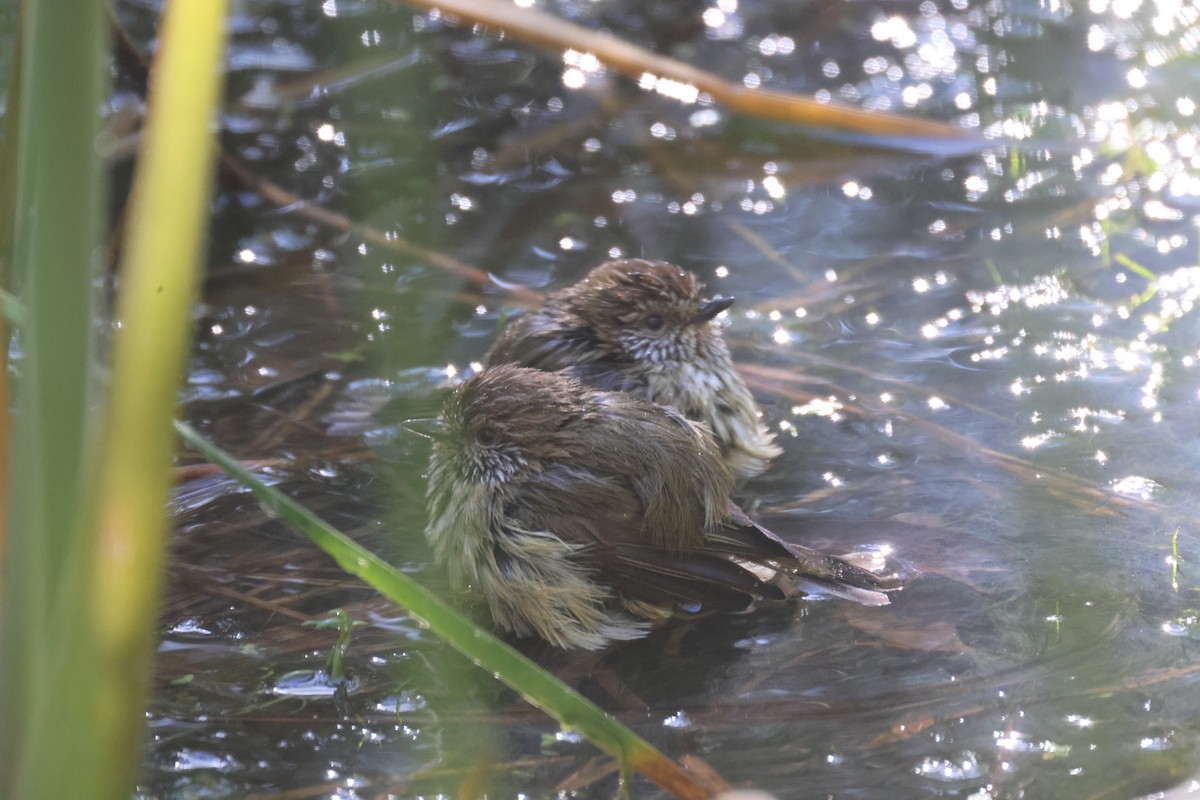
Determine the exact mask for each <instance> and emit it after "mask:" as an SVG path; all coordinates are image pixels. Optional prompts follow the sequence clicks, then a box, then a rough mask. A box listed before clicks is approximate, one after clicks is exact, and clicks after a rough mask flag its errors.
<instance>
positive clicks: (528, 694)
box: [175, 422, 707, 798]
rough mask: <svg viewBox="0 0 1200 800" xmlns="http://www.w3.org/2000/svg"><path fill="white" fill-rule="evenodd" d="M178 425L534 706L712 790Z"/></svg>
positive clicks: (627, 757)
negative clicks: (695, 780)
mask: <svg viewBox="0 0 1200 800" xmlns="http://www.w3.org/2000/svg"><path fill="white" fill-rule="evenodd" d="M175 429H176V430H177V431H178V432H179V435H180V436H181V437H182V438H183V440H184V441H185V442H186V443H187V444H188V445H189V446H191V447H192V448H194V449H195V450H197V451H198V452H199V453H200V454H201V455H203V456H204V457H205V458H206V459H208V460H209V461H211V462H212V463H214V464H216V465H218V466H219V467H221V468H222V469H224V470H225V471H226V472H228V473H229V474H230V475H232V476H233V477H235V478H237V479H238V481H240V482H241V483H242V484H243V485H244V486H246V487H247V488H248V489H250V491H252V492H253V493H254V495H255V497H256V498H258V501H259V502H260V503H262V505H263V506H264V507H265V508H266V509H267V510H268V511H270V512H271V513H273V514H275V515H277V516H279V517H281V518H282V519H285V520H287V521H288V522H290V523H291V524H292V525H294V526H295V527H296V528H297V529H299V530H300V532H301V533H303V534H304V535H305V536H307V537H308V538H309V539H311V540H312V541H313V542H314V543H315V544H316V545H317V546H318V547H320V548H321V549H322V550H324V551H325V552H326V553H328V554H329V555H330V556H331V557H333V559H334V560H335V561H337V563H338V565H339V566H341V568H342V569H344V570H346V571H347V572H349V573H350V574H352V575H356V576H358V577H359V578H361V579H362V580H363V581H365V582H366V583H368V584H369V585H370V586H371V587H373V588H374V589H376V590H377V591H378V592H380V593H381V594H383V595H384V596H386V597H387V598H389V599H390V600H393V601H394V602H396V603H398V604H400V605H402V606H403V607H404V608H405V609H407V610H408V612H409V613H410V614H412V615H413V616H414V617H416V618H417V619H418V620H421V621H422V622H423V623H424V624H426V625H427V626H428V627H429V630H430V631H432V632H433V633H434V634H436V635H437V636H438V637H439V638H441V639H442V640H443V641H445V642H446V643H447V644H449V645H450V646H451V647H453V648H455V649H456V650H458V651H459V652H460V653H462V654H463V655H465V656H466V657H467V658H469V659H471V660H472V661H474V662H475V663H476V664H477V665H479V666H480V667H482V668H483V669H485V670H487V671H488V672H491V673H492V674H494V675H495V676H496V677H497V678H499V679H500V680H501V681H503V682H504V683H506V684H508V686H510V687H511V688H513V689H515V690H516V691H517V692H520V694H521V695H522V696H523V697H524V698H525V699H526V700H528V701H529V702H530V703H532V704H533V705H535V706H537V707H538V708H540V709H542V710H543V711H545V712H546V713H548V714H549V715H550V716H552V717H554V718H555V719H556V720H558V721H559V722H560V723H561V724H563V725H564V726H567V727H570V728H573V729H575V730H577V731H579V733H581V734H583V735H584V736H586V737H587V738H588V739H590V740H591V741H592V742H593V743H595V744H596V745H597V746H599V747H601V748H603V749H604V750H607V751H608V752H609V753H611V754H613V755H614V756H616V757H617V758H619V759H620V760H621V762H622V763H623V764H625V765H627V766H628V767H630V768H632V769H635V770H637V771H639V772H641V773H642V774H643V775H645V776H646V777H647V778H649V779H650V780H652V781H654V782H655V783H657V784H658V785H659V786H661V787H662V788H664V789H666V790H667V791H670V792H672V793H674V794H675V795H676V796H677V797H682V798H703V797H707V793H706V792H705V791H704V790H703V789H702V788H701V787H700V786H699V785H697V784H696V783H695V782H694V781H693V780H692V779H691V777H690V776H689V775H688V774H687V772H685V771H684V770H683V768H682V767H680V766H679V765H678V764H676V763H675V762H674V761H672V760H671V759H669V758H667V757H666V756H665V755H663V754H662V753H661V752H660V751H659V750H657V749H656V748H655V747H654V746H653V745H651V744H650V743H649V742H647V741H646V740H645V739H642V738H641V737H640V736H638V735H637V734H635V733H634V732H633V731H631V730H629V729H628V728H626V727H625V726H624V725H622V724H621V723H619V722H617V721H616V720H614V719H613V718H612V717H610V716H608V715H607V714H605V713H604V711H602V710H601V709H600V708H598V707H597V706H596V705H595V704H593V703H592V702H591V701H589V700H587V699H586V698H584V697H583V696H582V695H580V694H579V693H578V692H576V691H575V690H574V689H572V688H571V687H569V686H567V685H565V684H563V683H562V682H561V681H559V680H557V679H556V678H555V677H554V676H553V675H550V674H549V673H548V672H546V671H545V670H543V669H542V668H541V667H539V666H538V665H537V664H535V663H534V662H533V661H531V660H529V659H528V658H526V657H525V656H523V655H521V654H520V653H518V652H517V651H516V650H514V649H512V648H511V647H509V646H508V645H507V644H505V643H504V642H502V641H500V640H499V639H497V638H496V637H495V636H493V635H492V634H490V633H488V632H487V631H484V630H481V629H480V628H478V627H477V626H476V625H474V624H473V623H472V622H471V621H470V620H468V619H467V618H466V617H464V616H462V615H461V614H459V613H458V612H457V611H455V610H454V609H452V608H450V607H449V606H448V605H446V604H445V603H443V602H442V601H441V600H440V599H439V598H438V597H437V596H436V595H434V594H433V593H432V592H430V591H429V590H428V589H426V588H424V587H423V586H421V585H420V584H419V583H417V582H415V581H414V580H412V579H411V578H409V577H408V576H407V575H404V574H403V573H402V572H400V571H399V570H397V569H396V568H395V567H393V566H392V565H391V564H388V563H387V562H386V561H384V560H383V559H382V558H380V557H379V556H377V555H375V554H374V553H372V552H370V551H368V550H365V549H363V548H362V547H361V546H359V545H358V544H357V543H356V542H354V541H353V540H351V539H350V538H349V537H347V536H346V535H345V534H343V533H341V532H340V531H338V530H336V529H334V528H333V527H331V526H330V525H329V524H327V523H326V522H324V521H323V520H321V519H320V518H319V517H317V516H316V515H315V514H313V513H312V512H311V511H309V510H308V509H306V508H304V507H303V506H300V505H299V504H297V503H296V502H295V501H293V500H292V499H291V498H289V497H287V496H286V495H284V494H283V493H282V492H280V491H279V490H277V489H275V488H274V487H271V486H268V485H266V484H265V483H263V482H262V481H260V480H259V479H258V478H257V477H255V476H254V474H253V473H251V472H250V471H249V470H247V469H246V468H245V467H243V466H242V465H241V464H240V463H239V462H238V461H237V459H235V458H234V457H233V456H231V455H229V454H228V453H226V452H224V451H223V450H221V449H220V448H218V447H217V446H216V445H214V444H212V443H211V442H209V441H207V440H206V439H204V437H202V436H201V435H200V434H199V433H197V432H196V431H195V430H194V429H193V428H191V427H190V426H188V425H187V424H185V423H182V422H177V423H176V424H175Z"/></svg>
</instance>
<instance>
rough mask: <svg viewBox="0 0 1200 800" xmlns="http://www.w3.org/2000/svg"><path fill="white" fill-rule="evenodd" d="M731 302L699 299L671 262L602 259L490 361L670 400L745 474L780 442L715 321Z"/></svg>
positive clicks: (507, 337)
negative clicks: (769, 428) (708, 431)
mask: <svg viewBox="0 0 1200 800" xmlns="http://www.w3.org/2000/svg"><path fill="white" fill-rule="evenodd" d="M732 304H733V298H731V297H714V298H712V299H708V300H706V299H704V284H703V283H701V282H700V280H699V279H698V278H697V277H696V276H695V275H693V274H692V273H690V272H688V271H686V270H683V269H680V268H679V267H677V266H675V265H673V264H668V263H665V262H662V261H643V260H641V259H634V258H630V259H621V260H618V261H609V262H608V263H605V264H601V265H600V266H598V267H596V268H595V269H593V270H592V271H591V272H590V273H588V275H587V277H585V278H584V279H583V280H581V281H580V282H579V283H576V284H575V285H574V286H569V287H567V288H566V289H563V290H561V291H558V292H555V293H554V294H552V295H550V296H549V298H547V300H546V302H545V303H544V304H543V305H542V306H541V307H540V308H538V309H537V310H535V311H531V312H529V313H527V314H525V315H523V316H521V317H518V318H517V319H516V320H515V321H514V322H512V323H511V324H510V325H508V327H507V328H505V330H504V332H503V333H502V334H501V335H500V338H499V340H497V342H496V344H495V345H493V346H492V349H491V351H490V352H489V353H488V363H489V364H504V363H515V364H520V365H521V366H525V367H533V368H535V369H542V370H549V371H557V370H567V371H569V372H570V373H571V374H572V375H574V376H575V377H577V378H579V379H580V380H582V381H583V382H584V383H586V384H588V385H589V386H593V387H595V388H597V389H609V390H613V391H621V392H631V393H633V394H637V395H641V396H642V397H645V398H647V399H649V400H652V401H654V402H655V403H658V404H659V405H664V406H672V407H674V408H676V409H678V410H679V411H680V412H682V413H683V414H684V416H686V417H688V418H689V419H693V420H696V421H698V422H703V423H704V424H705V425H707V426H708V427H709V428H710V429H711V430H712V432H713V434H714V435H715V436H716V438H717V442H718V443H720V446H721V450H722V452H723V453H724V454H725V459H726V461H728V463H729V467H730V469H732V470H733V472H734V474H735V475H736V476H737V477H739V478H749V477H753V476H755V475H758V474H759V473H761V472H762V471H763V470H765V469H766V468H767V465H768V463H769V462H770V460H771V459H772V458H774V457H776V456H778V455H779V454H780V453H781V452H782V451H781V450H780V448H779V446H778V445H777V444H775V441H774V436H773V435H772V434H771V433H770V432H768V431H767V428H766V426H765V425H764V424H763V422H762V420H761V419H760V416H761V414H760V412H759V410H758V405H757V404H756V403H755V402H754V397H753V396H752V395H751V394H750V390H749V389H747V388H746V384H745V383H744V382H743V381H742V379H741V377H739V376H738V374H737V370H736V369H735V368H734V366H733V360H732V359H731V358H730V356H729V348H728V346H726V344H725V340H724V339H723V338H722V336H721V330H720V327H719V326H718V324H717V323H715V322H714V321H713V320H714V318H715V317H716V316H717V315H718V314H720V313H721V312H722V311H724V310H725V309H727V308H729V307H730V306H731V305H732Z"/></svg>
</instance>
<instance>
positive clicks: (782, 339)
mask: <svg viewBox="0 0 1200 800" xmlns="http://www.w3.org/2000/svg"><path fill="white" fill-rule="evenodd" d="M771 339H772V340H773V341H774V342H775V344H787V343H788V342H790V341H791V340H792V335H791V334H790V333H788V330H787V328H776V329H775V332H774V333H773V334H771Z"/></svg>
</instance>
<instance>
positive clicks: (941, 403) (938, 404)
mask: <svg viewBox="0 0 1200 800" xmlns="http://www.w3.org/2000/svg"><path fill="white" fill-rule="evenodd" d="M928 405H929V408H930V409H932V410H933V411H941V410H942V409H944V408H948V407H949V406H947V405H946V401H945V400H943V399H942V398H940V397H931V398H929V400H928Z"/></svg>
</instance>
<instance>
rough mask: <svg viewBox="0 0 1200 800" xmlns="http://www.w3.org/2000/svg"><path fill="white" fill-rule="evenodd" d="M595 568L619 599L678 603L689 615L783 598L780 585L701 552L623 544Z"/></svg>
mask: <svg viewBox="0 0 1200 800" xmlns="http://www.w3.org/2000/svg"><path fill="white" fill-rule="evenodd" d="M600 572H601V573H602V577H604V578H606V579H607V580H608V582H609V583H611V584H612V586H613V588H614V589H615V590H616V592H617V594H618V596H620V597H621V598H622V599H624V600H638V601H641V602H644V603H650V604H651V605H657V606H668V607H672V606H678V607H680V608H683V609H685V610H687V611H689V612H691V613H696V612H710V611H726V612H730V611H732V612H736V611H744V610H746V609H748V608H750V607H751V606H753V605H754V604H755V602H757V601H759V600H763V599H770V600H782V599H783V598H784V593H783V591H782V590H781V589H780V588H779V587H777V586H774V585H772V584H770V583H765V582H764V581H762V580H761V579H759V578H758V577H757V576H756V575H754V573H752V572H750V571H749V570H746V569H744V568H742V567H741V566H739V565H738V564H736V563H734V562H733V561H730V560H729V559H728V558H725V557H724V556H722V555H719V554H716V553H711V552H707V551H703V550H702V551H691V552H686V553H673V552H669V551H667V550H663V549H661V548H658V547H640V546H636V545H622V546H620V547H617V548H616V550H615V551H614V552H613V553H611V554H610V559H608V560H607V561H605V562H602V563H601V564H600Z"/></svg>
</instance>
